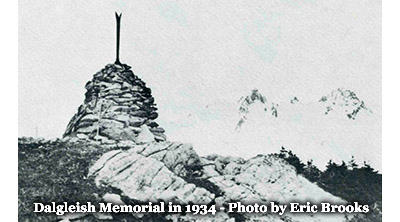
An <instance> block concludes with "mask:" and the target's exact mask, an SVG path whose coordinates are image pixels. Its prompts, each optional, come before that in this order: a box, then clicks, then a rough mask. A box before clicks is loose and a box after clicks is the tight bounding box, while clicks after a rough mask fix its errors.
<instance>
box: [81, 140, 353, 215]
mask: <svg viewBox="0 0 400 222" xmlns="http://www.w3.org/2000/svg"><path fill="white" fill-rule="evenodd" d="M89 176H94V177H95V182H96V185H97V186H99V187H111V188H114V189H117V190H120V191H121V193H120V194H119V195H121V196H123V197H124V198H129V199H130V200H132V201H134V202H135V201H136V202H148V201H166V202H167V201H172V202H175V203H180V204H187V203H196V204H208V203H216V205H217V207H219V206H222V205H224V204H226V203H229V202H236V201H240V202H241V203H243V204H246V203H247V204H252V203H268V202H270V201H277V202H279V203H289V202H291V201H295V202H304V201H310V202H315V203H319V202H323V201H328V202H330V203H344V202H345V201H343V200H341V199H340V198H337V197H335V196H333V195H331V194H329V193H327V192H325V191H324V190H322V189H321V188H319V187H318V186H317V185H316V184H313V183H311V182H309V181H308V180H307V179H305V178H304V177H302V176H300V175H297V174H296V171H295V169H294V168H293V167H292V166H290V165H289V164H288V163H286V162H285V161H284V160H282V159H280V158H278V157H276V156H274V155H266V156H265V155H259V156H256V157H254V158H251V159H249V160H245V159H242V158H234V157H223V156H219V155H211V156H207V157H199V156H198V155H197V154H196V152H195V151H194V149H193V147H192V146H191V145H190V144H182V143H172V142H159V143H148V144H143V145H136V146H134V147H132V148H130V149H127V150H122V149H120V150H113V151H110V152H108V153H105V154H104V155H103V156H102V157H101V158H100V159H99V160H98V161H97V162H96V163H95V164H94V165H93V166H92V167H91V168H90V169H89ZM238 216H240V218H241V219H242V220H245V221H282V220H283V221H307V222H308V221H335V222H339V221H345V218H344V215H340V214H332V215H326V214H325V215H315V214H314V215H310V214H285V215H283V216H279V215H275V214H274V215H271V214H269V215H267V214H265V215H263V214H236V215H232V214H227V213H226V212H219V213H217V215H216V216H212V215H208V216H193V215H189V214H187V215H177V214H172V215H167V216H166V217H167V218H168V219H171V220H172V221H228V220H231V221H235V218H236V217H238Z"/></svg>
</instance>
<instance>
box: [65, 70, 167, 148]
mask: <svg viewBox="0 0 400 222" xmlns="http://www.w3.org/2000/svg"><path fill="white" fill-rule="evenodd" d="M130 68H131V67H130V66H128V65H126V64H108V65H107V66H106V67H105V68H103V69H102V70H101V71H99V72H97V73H96V74H95V75H94V76H93V79H92V80H91V81H89V82H88V83H87V84H86V86H85V88H86V90H87V92H86V94H85V101H84V103H83V104H82V105H81V106H80V107H79V109H78V113H77V114H75V115H74V116H73V117H72V119H71V121H70V122H69V124H68V126H67V129H66V131H65V133H64V137H78V138H80V139H90V140H96V141H100V142H102V143H115V142H119V141H133V142H135V143H141V142H150V141H154V140H155V141H165V140H166V136H165V135H164V134H163V133H164V129H163V128H161V127H159V125H158V124H157V123H156V122H155V121H154V120H155V119H156V118H157V117H158V114H157V112H156V111H157V108H156V105H155V104H154V98H153V97H152V96H151V89H150V88H148V87H146V83H145V82H143V81H142V80H141V79H140V78H138V77H137V76H136V75H135V74H134V73H133V72H132V71H131V70H130ZM153 137H154V138H153Z"/></svg>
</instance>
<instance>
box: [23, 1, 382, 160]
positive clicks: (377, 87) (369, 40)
mask: <svg viewBox="0 0 400 222" xmlns="http://www.w3.org/2000/svg"><path fill="white" fill-rule="evenodd" d="M115 11H118V12H121V13H122V22H121V50H120V60H121V62H123V63H126V64H129V65H130V66H132V70H133V72H134V73H135V74H136V75H138V76H139V77H140V78H141V79H142V80H144V81H145V82H146V83H147V86H149V87H150V88H151V89H152V93H153V96H154V97H155V101H156V103H157V106H158V108H159V118H158V120H157V121H158V122H159V123H160V125H161V126H163V127H164V128H165V129H166V134H167V136H168V137H169V139H170V140H174V141H187V140H188V138H184V135H185V134H182V133H180V132H182V130H184V129H187V128H191V129H193V133H198V134H199V135H198V138H200V137H203V136H205V137H206V138H204V139H203V138H202V140H209V141H214V140H217V139H218V138H217V136H216V135H215V134H213V135H210V133H209V134H207V133H204V132H207V131H209V130H210V129H211V128H213V129H220V130H222V131H223V130H228V128H230V127H232V126H233V127H234V126H235V124H236V122H233V123H232V122H228V121H231V119H234V118H232V112H233V111H232V110H230V111H229V112H227V111H226V110H227V109H228V108H227V107H236V105H237V101H238V100H239V99H240V98H241V96H244V95H248V94H250V92H251V90H252V89H255V88H257V89H259V90H260V91H261V92H262V93H263V94H264V95H265V96H266V97H267V98H268V99H269V100H271V101H274V102H276V103H284V102H287V101H289V100H290V99H291V98H292V97H293V96H296V97H297V98H299V99H300V100H301V101H303V102H305V103H307V102H313V101H318V100H319V99H320V98H321V96H323V95H327V94H328V93H330V92H331V91H332V90H333V89H336V88H339V87H340V88H342V87H343V88H348V89H351V90H352V91H354V92H355V93H356V94H357V96H358V97H360V98H361V99H362V100H364V101H365V103H366V104H367V106H368V108H370V109H371V110H373V112H374V114H376V115H377V116H378V117H379V118H378V120H377V122H375V123H374V124H373V126H371V127H377V128H378V130H376V131H375V132H376V133H375V134H374V135H372V136H373V138H374V139H375V140H376V141H380V138H381V135H380V115H381V91H382V90H381V60H382V56H381V42H382V38H381V34H382V33H381V2H380V1H376V0H353V1H346V0H325V1H318V0H270V1H265V0H263V1H239V0H235V1H227V0H221V1H164V0H163V1H161V0H158V1H129V2H128V1H96V0H87V1H77V0H69V1H61V0H51V1H50V0H45V1H28V0H20V1H19V37H18V38H19V39H18V41H19V68H18V69H19V86H18V89H19V96H18V117H19V119H18V121H19V122H18V127H19V130H18V134H19V136H41V137H45V138H55V137H61V135H62V134H63V132H64V130H65V128H66V126H67V124H68V122H69V120H70V119H71V118H72V116H73V115H74V114H75V113H76V112H77V108H78V107H79V105H80V104H82V102H83V100H84V93H85V89H84V86H85V84H86V82H87V81H89V80H90V79H91V78H92V76H93V74H95V73H96V72H97V71H99V70H100V69H102V68H103V67H104V66H105V65H106V64H108V63H112V62H114V60H115V17H114V12H115ZM235 112H236V110H235ZM224 123H225V125H224V126H221V124H224ZM223 135H224V134H223ZM192 137H195V136H194V135H192V136H191V138H192ZM208 137H210V138H208ZM211 137H215V138H211ZM188 142H189V141H188ZM376 144H380V142H377V143H376ZM377 146H379V145H377ZM214 149H215V148H211V147H210V148H209V150H208V151H209V152H212V151H213V150H214ZM375 149H380V147H375ZM208 151H207V148H203V151H202V153H207V152H208Z"/></svg>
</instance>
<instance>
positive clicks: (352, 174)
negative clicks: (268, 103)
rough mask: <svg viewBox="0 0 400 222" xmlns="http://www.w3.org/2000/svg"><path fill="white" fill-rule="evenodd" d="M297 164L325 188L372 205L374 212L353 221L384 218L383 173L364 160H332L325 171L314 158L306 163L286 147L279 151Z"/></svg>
mask: <svg viewBox="0 0 400 222" xmlns="http://www.w3.org/2000/svg"><path fill="white" fill-rule="evenodd" d="M275 155H277V156H278V157H280V158H282V159H284V160H286V161H287V162H288V163H289V164H290V165H292V166H294V168H295V169H296V171H297V173H298V174H301V175H303V176H304V177H305V178H307V179H308V180H310V181H311V182H315V183H316V184H318V186H319V187H321V188H322V189H324V190H325V191H327V192H329V193H331V194H333V195H335V196H338V197H341V198H342V199H344V200H346V201H348V202H359V203H361V204H368V205H369V206H370V209H371V211H370V213H368V214H365V215H357V216H355V217H354V218H352V219H351V220H350V221H351V222H358V221H365V222H367V221H371V222H378V221H382V174H379V173H378V171H376V170H375V169H373V168H372V167H371V166H370V165H369V164H367V163H366V162H364V164H363V166H359V165H357V164H356V162H355V160H354V157H353V158H352V159H351V161H350V162H349V163H345V162H342V163H340V164H337V163H334V162H332V161H329V162H328V163H327V165H326V169H325V170H324V171H321V170H319V169H318V168H317V167H316V166H314V165H313V164H312V160H310V161H307V163H306V164H304V163H303V162H302V161H301V160H300V159H299V158H298V157H297V155H296V154H294V153H293V152H292V151H290V150H286V149H285V148H284V147H282V149H281V151H280V153H277V154H275Z"/></svg>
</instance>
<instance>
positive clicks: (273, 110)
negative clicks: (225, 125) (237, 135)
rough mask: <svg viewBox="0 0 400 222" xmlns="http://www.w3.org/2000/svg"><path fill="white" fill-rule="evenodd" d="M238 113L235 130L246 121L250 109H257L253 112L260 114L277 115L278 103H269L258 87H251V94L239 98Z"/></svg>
mask: <svg viewBox="0 0 400 222" xmlns="http://www.w3.org/2000/svg"><path fill="white" fill-rule="evenodd" d="M239 104H240V106H239V114H240V115H241V118H240V120H239V122H238V123H237V125H236V130H239V129H240V127H241V126H242V125H243V124H244V123H245V122H246V120H247V119H248V115H249V114H250V113H251V112H250V110H257V111H254V112H258V113H260V115H262V116H264V115H265V116H268V115H269V116H272V117H275V118H276V117H278V109H277V108H278V106H279V105H278V104H276V103H273V102H272V103H269V102H268V100H267V98H266V97H265V96H264V95H262V94H261V93H260V92H259V91H258V89H253V90H252V91H251V94H250V95H248V96H242V97H241V98H240V100H239ZM252 112H253V111H252Z"/></svg>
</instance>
